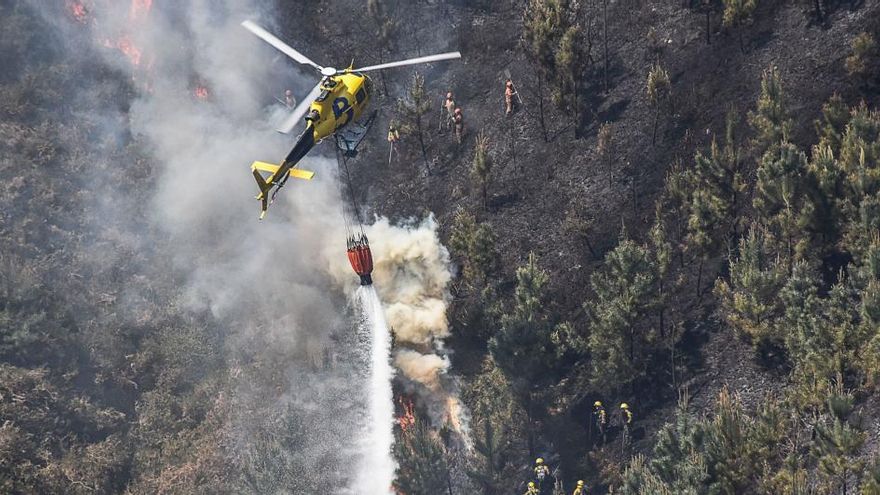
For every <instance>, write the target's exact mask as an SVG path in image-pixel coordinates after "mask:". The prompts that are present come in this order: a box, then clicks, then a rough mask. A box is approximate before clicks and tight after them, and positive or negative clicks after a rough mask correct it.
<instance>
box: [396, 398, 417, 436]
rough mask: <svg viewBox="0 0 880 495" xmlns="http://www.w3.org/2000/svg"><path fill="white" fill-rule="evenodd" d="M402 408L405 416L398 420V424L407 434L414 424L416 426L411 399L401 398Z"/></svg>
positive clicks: (402, 415)
mask: <svg viewBox="0 0 880 495" xmlns="http://www.w3.org/2000/svg"><path fill="white" fill-rule="evenodd" d="M400 407H401V408H403V414H401V415H400V416H399V417H398V418H397V424H398V425H400V430H401V431H403V433H406V432H407V430H409V429H410V428H411V427H412V426H413V425H414V424H416V415H415V413H414V412H413V403H412V401H411V400H409V399H405V398H403V397H401V398H400Z"/></svg>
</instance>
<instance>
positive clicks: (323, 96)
mask: <svg viewBox="0 0 880 495" xmlns="http://www.w3.org/2000/svg"><path fill="white" fill-rule="evenodd" d="M328 96H330V92H329V91H327V90H326V89H325V90H323V91H321V94H319V95H318V97H317V98H315V101H324V100H326V99H327V97H328Z"/></svg>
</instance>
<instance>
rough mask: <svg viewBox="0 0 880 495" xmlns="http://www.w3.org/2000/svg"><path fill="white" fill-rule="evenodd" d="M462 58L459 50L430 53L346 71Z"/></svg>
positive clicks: (363, 70) (378, 68)
mask: <svg viewBox="0 0 880 495" xmlns="http://www.w3.org/2000/svg"><path fill="white" fill-rule="evenodd" d="M456 58H461V53H459V52H448V53H439V54H437V55H428V56H427V57H418V58H410V59H407V60H399V61H397V62H388V63H385V64H379V65H370V66H369V67H361V68H360V69H351V70H348V69H346V70H345V71H344V72H367V71H370V70H380V69H390V68H391V67H402V66H404V65H413V64H426V63H428V62H437V61H439V60H452V59H456Z"/></svg>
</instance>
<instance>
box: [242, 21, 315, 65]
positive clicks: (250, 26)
mask: <svg viewBox="0 0 880 495" xmlns="http://www.w3.org/2000/svg"><path fill="white" fill-rule="evenodd" d="M241 25H242V26H244V28H245V29H247V30H248V31H250V32H252V33H254V34H255V35H256V36H257V37H258V38H260V39H261V40H263V41H265V42H266V43H269V44H270V45H272V46H274V47H275V48H277V49H278V51H280V52H281V53H283V54H285V55H287V56H288V57H290V58H292V59H294V60H296V61H297V62H299V63H301V64H303V65H311V66H312V67H314V68H315V69H317V70H318V72H320V71H321V69H323V67H321V66H320V65H318V64H316V63H314V62H312V61H311V59H309V57H306V56H305V55H303V54H302V53H300V52H298V51H296V50H294V49H293V48H291V47H290V45H288V44H287V43H285V42H283V41H281V40H280V39H278V38H277V37H275V35H274V34H272V33H270V32H269V31H266V30H265V29H263V28H261V27H260V26H257V25H256V24H254V23H253V22H251V21H244V22H242V23H241Z"/></svg>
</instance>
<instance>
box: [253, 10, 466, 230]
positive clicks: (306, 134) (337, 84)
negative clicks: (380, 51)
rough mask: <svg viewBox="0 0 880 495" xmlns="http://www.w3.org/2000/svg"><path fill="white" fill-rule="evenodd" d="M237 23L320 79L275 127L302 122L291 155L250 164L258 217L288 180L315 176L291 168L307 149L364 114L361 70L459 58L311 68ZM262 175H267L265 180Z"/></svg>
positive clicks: (264, 34) (366, 89) (268, 36)
mask: <svg viewBox="0 0 880 495" xmlns="http://www.w3.org/2000/svg"><path fill="white" fill-rule="evenodd" d="M241 25H242V26H244V28H245V29H247V30H248V31H250V32H251V33H253V34H255V35H256V36H257V37H259V38H260V39H262V40H263V41H265V42H266V43H269V44H270V45H272V46H273V47H275V48H276V49H278V50H279V51H280V52H281V53H283V54H285V55H287V56H288V57H290V58H292V59H293V60H295V61H296V62H298V63H300V64H303V65H308V66H311V67H313V68H314V69H315V70H317V71H318V72H319V73H320V74H321V76H322V79H321V81H320V82H319V83H318V84H317V85H316V86H315V87H314V88H312V90H311V91H310V92H309V94H308V96H306V97H305V98H303V99H302V100H301V103H300V104H299V105H297V106H296V108H294V109H293V112H292V113H291V114H290V116H289V117H288V118H287V119H286V120H285V121H284V123H283V124H282V125H281V127H279V128H278V132H281V133H284V134H288V133H290V131H292V130H293V128H294V127H295V126H296V124H297V123H298V122H299V121H300V119H303V118H305V122H306V128H305V130H303V132H302V134H300V135H299V137H298V138H297V140H296V144H295V145H294V146H293V149H291V150H290V153H288V154H287V156H286V157H285V158H284V160H283V161H282V162H281V164H279V165H275V164H272V163H266V162H259V161H255V162H254V163H253V164H252V165H251V172H253V174H254V179H256V181H257V185H258V186H259V188H260V194H258V195H257V199H258V200H260V202H261V210H260V219H262V218H263V217H264V216H265V215H266V210H267V209H268V208H269V203H270V200H271V199H274V196H275V193H277V192H278V189H280V188H281V187H282V186H284V183H285V182H286V181H287V179H288V178H289V177H295V178H297V179H305V180H309V179H311V178H312V177H314V175H315V173H314V172H310V171H308V170H302V169H300V168H296V165H297V163H299V161H300V160H301V159H302V158H303V157H304V156H306V154H307V153H308V152H309V150H311V149H312V147H314V146H315V145H316V144H317V143H319V142H321V140H323V139H324V138H326V137H328V136H332V135H334V134H336V133H337V132H338V131H339V130H340V129H342V128H343V127H345V126H346V125H348V124H349V123H351V122H352V121H355V120H357V119H358V118H359V117H360V116H361V114H363V112H364V109H365V108H366V106H367V104H368V103H369V101H370V95H371V93H372V90H373V83H372V81H371V80H370V78H369V77H367V76H366V75H364V74H363V73H364V72H368V71H374V70H381V69H389V68H392V67H402V66H405V65H413V64H425V63H429V62H437V61H440V60H451V59H457V58H461V53H459V52H447V53H440V54H437V55H428V56H425V57H418V58H411V59H407V60H400V61H397V62H388V63H384V64H379V65H371V66H368V67H361V68H359V69H355V68H354V67H353V64H352V66H349V67H348V68H346V69H335V68H333V67H322V66H320V65H318V64H316V63H315V62H313V61H311V60H310V59H309V58H308V57H306V56H305V55H303V54H302V53H300V52H298V51H296V50H294V49H293V48H291V47H290V46H288V45H287V44H286V43H284V42H283V41H281V40H280V39H278V38H277V37H275V36H274V35H273V34H272V33H270V32H268V31H266V30H265V29H263V28H261V27H260V26H258V25H256V24H254V23H253V22H251V21H244V22H242V23H241ZM264 173H266V174H268V176H264V175H263V174H264ZM273 188H278V189H275V192H274V193H273V192H272V189H273Z"/></svg>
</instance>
